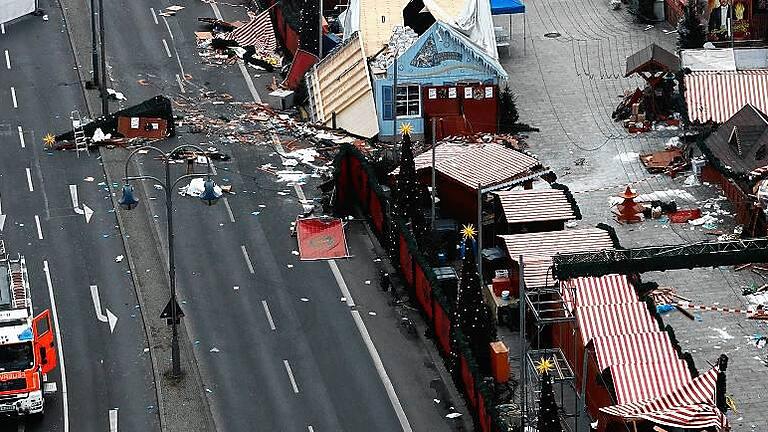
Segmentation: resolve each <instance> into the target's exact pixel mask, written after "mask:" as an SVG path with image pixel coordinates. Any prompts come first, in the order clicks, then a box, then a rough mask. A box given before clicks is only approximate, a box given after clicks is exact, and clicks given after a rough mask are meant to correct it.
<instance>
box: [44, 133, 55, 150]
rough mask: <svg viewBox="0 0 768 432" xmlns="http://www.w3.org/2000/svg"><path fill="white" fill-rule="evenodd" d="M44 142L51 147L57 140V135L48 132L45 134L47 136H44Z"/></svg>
mask: <svg viewBox="0 0 768 432" xmlns="http://www.w3.org/2000/svg"><path fill="white" fill-rule="evenodd" d="M43 142H44V143H45V145H46V146H47V147H50V146H52V145H53V143H55V142H56V137H55V136H53V135H52V134H50V133H48V134H47V135H45V136H44V137H43Z"/></svg>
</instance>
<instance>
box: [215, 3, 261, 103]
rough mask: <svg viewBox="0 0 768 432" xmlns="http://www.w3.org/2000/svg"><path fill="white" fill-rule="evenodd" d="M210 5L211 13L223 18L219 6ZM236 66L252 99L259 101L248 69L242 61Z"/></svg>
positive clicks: (259, 98)
mask: <svg viewBox="0 0 768 432" xmlns="http://www.w3.org/2000/svg"><path fill="white" fill-rule="evenodd" d="M208 4H210V5H211V8H212V9H213V14H214V15H215V16H216V18H218V19H220V20H223V19H224V17H222V15H221V11H220V10H219V7H218V6H217V5H216V3H214V2H210V3H208ZM237 66H238V67H239V68H240V73H241V74H243V78H245V84H246V85H247V86H248V91H250V92H251V96H252V97H253V100H254V101H256V102H258V103H261V97H260V96H259V92H258V91H256V86H255V85H253V79H251V76H250V75H249V74H248V70H247V69H246V68H245V64H244V63H243V62H242V61H238V62H237Z"/></svg>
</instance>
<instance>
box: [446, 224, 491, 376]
mask: <svg viewBox="0 0 768 432" xmlns="http://www.w3.org/2000/svg"><path fill="white" fill-rule="evenodd" d="M463 232H464V242H465V253H464V259H463V261H462V264H461V279H460V281H459V291H458V294H457V296H456V306H455V309H454V319H453V320H452V322H453V323H454V325H457V324H458V326H459V328H461V331H462V333H463V334H464V335H465V336H466V337H467V341H468V342H469V346H470V348H471V349H472V353H473V355H474V356H475V359H476V360H477V363H478V364H479V365H480V368H481V370H482V371H484V372H488V371H489V370H490V353H489V350H490V347H489V344H490V343H491V342H493V341H494V340H496V325H495V324H494V322H493V318H492V316H491V311H490V310H489V309H488V306H487V305H486V304H485V302H484V301H483V291H482V286H481V282H480V275H479V274H478V273H477V264H476V262H475V254H474V253H473V249H474V248H473V247H472V246H470V243H471V242H474V241H475V238H474V234H475V233H474V227H472V226H471V225H469V226H465V227H464V230H463Z"/></svg>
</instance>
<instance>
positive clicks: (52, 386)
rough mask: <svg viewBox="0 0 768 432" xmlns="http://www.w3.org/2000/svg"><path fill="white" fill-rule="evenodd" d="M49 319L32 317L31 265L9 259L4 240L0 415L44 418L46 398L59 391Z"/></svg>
mask: <svg viewBox="0 0 768 432" xmlns="http://www.w3.org/2000/svg"><path fill="white" fill-rule="evenodd" d="M54 368H56V346H55V342H54V337H53V327H52V326H51V315H50V311H49V310H47V309H46V310H45V311H43V312H42V313H40V314H39V315H37V316H35V315H33V311H32V297H31V296H30V289H29V277H28V276H27V264H26V261H25V260H24V257H23V256H21V255H17V256H16V257H15V258H10V257H9V256H8V254H7V253H6V251H5V243H4V242H3V240H0V415H2V416H25V415H30V414H36V415H42V414H43V405H44V396H48V395H50V394H53V393H55V392H56V383H55V382H49V381H48V373H49V372H51V371H52V370H53V369H54Z"/></svg>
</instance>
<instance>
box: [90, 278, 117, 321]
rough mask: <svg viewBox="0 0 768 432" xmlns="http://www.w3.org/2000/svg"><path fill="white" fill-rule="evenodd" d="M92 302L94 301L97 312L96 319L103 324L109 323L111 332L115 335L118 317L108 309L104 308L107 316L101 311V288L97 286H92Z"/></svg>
mask: <svg viewBox="0 0 768 432" xmlns="http://www.w3.org/2000/svg"><path fill="white" fill-rule="evenodd" d="M91 300H93V308H94V310H95V311H96V319H97V320H99V321H101V322H105V323H109V332H110V333H114V331H115V326H116V325H117V317H116V316H115V315H114V314H113V313H112V312H111V311H110V310H109V309H107V308H104V310H106V311H107V313H106V315H105V314H104V312H102V311H101V300H100V299H99V287H98V286H96V285H91Z"/></svg>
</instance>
